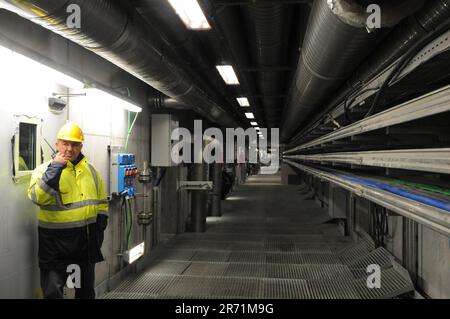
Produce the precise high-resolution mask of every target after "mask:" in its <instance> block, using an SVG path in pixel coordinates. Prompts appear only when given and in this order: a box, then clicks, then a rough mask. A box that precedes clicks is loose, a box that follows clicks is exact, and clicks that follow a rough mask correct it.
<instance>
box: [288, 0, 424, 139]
mask: <svg viewBox="0 0 450 319" xmlns="http://www.w3.org/2000/svg"><path fill="white" fill-rule="evenodd" d="M422 4H423V0H404V1H396V2H395V3H394V4H392V3H387V4H385V5H383V8H382V17H383V18H382V19H381V21H382V23H383V24H382V27H383V29H382V30H377V32H368V29H367V25H366V22H367V16H368V15H367V12H366V7H364V6H363V5H361V4H360V3H359V2H357V1H356V0H316V1H315V2H314V5H313V8H312V11H311V15H310V19H309V23H308V29H307V32H306V38H305V41H304V46H303V49H302V52H301V55H300V59H299V62H298V67H297V72H296V74H295V76H294V82H293V83H292V86H291V90H290V94H289V98H288V102H287V105H286V107H285V109H284V112H283V117H282V119H283V120H282V125H281V140H282V141H284V142H286V141H288V140H289V139H290V138H291V137H292V136H293V135H294V133H295V132H296V131H297V130H298V129H299V128H300V127H301V125H302V124H304V122H305V120H307V119H308V117H309V116H310V115H311V114H312V113H314V112H317V108H319V107H320V106H321V105H322V104H323V103H324V102H326V100H327V98H329V96H330V95H331V94H333V92H335V91H336V89H337V88H339V86H340V85H342V83H343V82H345V81H346V80H347V79H348V78H349V77H350V75H351V74H352V73H353V72H354V71H355V69H356V68H357V67H358V66H359V64H360V63H361V62H362V61H363V60H364V59H365V58H366V57H367V56H368V55H369V53H370V52H371V51H372V50H373V49H374V48H375V47H376V45H377V44H378V43H379V42H380V41H381V40H382V39H383V37H384V36H385V35H386V32H384V28H391V27H393V26H395V25H396V24H397V23H398V22H400V21H401V20H402V19H403V18H405V17H407V16H408V15H410V14H412V13H413V12H414V11H415V10H417V9H418V8H419V7H420V6H421V5H422ZM399 8H401V10H399Z"/></svg>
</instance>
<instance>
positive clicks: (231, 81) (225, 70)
mask: <svg viewBox="0 0 450 319" xmlns="http://www.w3.org/2000/svg"><path fill="white" fill-rule="evenodd" d="M216 68H217V71H219V73H220V76H222V79H223V80H224V81H225V83H226V84H227V85H238V84H239V80H238V78H237V76H236V73H235V72H234V69H233V67H232V66H231V65H217V66H216Z"/></svg>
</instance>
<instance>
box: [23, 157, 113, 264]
mask: <svg viewBox="0 0 450 319" xmlns="http://www.w3.org/2000/svg"><path fill="white" fill-rule="evenodd" d="M55 167H56V168H55ZM49 175H51V176H49ZM50 182H51V183H50ZM28 197H29V198H30V199H31V201H33V203H35V204H36V205H38V206H39V212H38V223H39V225H38V226H39V227H38V230H39V263H40V266H41V267H44V268H45V267H47V268H55V267H64V266H65V265H67V264H72V263H78V264H79V263H84V262H88V261H89V262H93V263H95V262H99V261H102V260H103V256H102V254H101V251H100V248H101V244H102V242H103V230H104V228H105V227H106V223H107V216H108V201H107V199H106V194H105V189H104V185H103V182H102V179H101V177H100V174H99V173H98V171H97V170H96V169H95V167H94V166H92V165H91V164H89V163H88V161H87V159H86V157H84V156H83V155H81V154H80V157H79V159H78V161H77V162H76V165H75V166H74V165H73V164H72V163H71V162H68V163H67V166H66V167H63V166H62V165H60V166H59V167H57V165H50V162H47V163H44V164H42V165H41V166H39V167H37V168H36V169H35V170H34V172H33V175H32V177H31V182H30V186H29V188H28ZM100 217H102V218H100ZM100 219H102V220H103V222H101V223H100V222H99V220H100Z"/></svg>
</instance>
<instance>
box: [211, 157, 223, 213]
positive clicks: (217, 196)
mask: <svg viewBox="0 0 450 319" xmlns="http://www.w3.org/2000/svg"><path fill="white" fill-rule="evenodd" d="M212 175H213V185H214V189H213V193H212V204H211V215H212V216H217V217H218V216H222V210H221V197H222V164H221V163H214V164H213V174H212Z"/></svg>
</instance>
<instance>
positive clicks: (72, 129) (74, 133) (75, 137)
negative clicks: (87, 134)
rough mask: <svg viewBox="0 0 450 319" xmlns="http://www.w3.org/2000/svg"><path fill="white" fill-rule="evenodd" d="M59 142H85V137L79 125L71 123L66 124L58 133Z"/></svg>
mask: <svg viewBox="0 0 450 319" xmlns="http://www.w3.org/2000/svg"><path fill="white" fill-rule="evenodd" d="M57 138H58V140H65V141H72V142H80V143H81V142H83V140H84V136H83V131H82V130H81V128H80V126H79V125H78V124H77V123H74V122H69V123H66V124H64V125H63V126H62V127H61V128H60V129H59V132H58V136H57Z"/></svg>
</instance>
